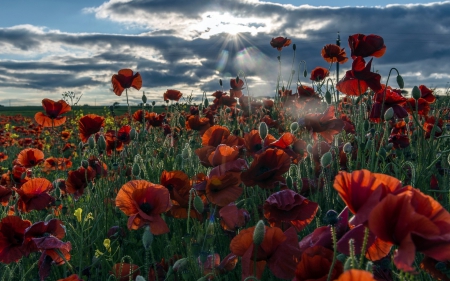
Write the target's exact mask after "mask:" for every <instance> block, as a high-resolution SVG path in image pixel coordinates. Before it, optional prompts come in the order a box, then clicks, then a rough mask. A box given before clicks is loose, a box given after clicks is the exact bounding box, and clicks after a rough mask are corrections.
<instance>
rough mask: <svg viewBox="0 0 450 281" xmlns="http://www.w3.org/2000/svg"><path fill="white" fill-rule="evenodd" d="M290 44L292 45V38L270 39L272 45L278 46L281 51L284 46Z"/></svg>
mask: <svg viewBox="0 0 450 281" xmlns="http://www.w3.org/2000/svg"><path fill="white" fill-rule="evenodd" d="M289 45H291V39H288V38H287V37H277V38H272V40H271V41H270V46H272V47H274V48H277V50H278V51H281V49H283V47H287V46H289Z"/></svg>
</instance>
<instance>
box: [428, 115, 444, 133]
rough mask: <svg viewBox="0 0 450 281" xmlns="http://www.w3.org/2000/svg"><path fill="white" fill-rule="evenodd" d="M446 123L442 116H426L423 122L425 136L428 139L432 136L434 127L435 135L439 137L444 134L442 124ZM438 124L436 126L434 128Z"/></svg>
mask: <svg viewBox="0 0 450 281" xmlns="http://www.w3.org/2000/svg"><path fill="white" fill-rule="evenodd" d="M443 125H444V121H443V120H442V118H439V119H437V118H436V117H434V116H429V117H425V122H424V123H423V129H424V130H425V132H426V133H425V138H426V139H428V138H430V137H431V131H433V129H434V136H435V137H439V136H440V135H442V133H443V130H442V126H443ZM435 126H436V128H434V127H435Z"/></svg>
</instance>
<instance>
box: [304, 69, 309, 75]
mask: <svg viewBox="0 0 450 281" xmlns="http://www.w3.org/2000/svg"><path fill="white" fill-rule="evenodd" d="M306 76H308V71H306V69H305V70H304V71H303V77H306Z"/></svg>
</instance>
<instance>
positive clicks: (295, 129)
mask: <svg viewBox="0 0 450 281" xmlns="http://www.w3.org/2000/svg"><path fill="white" fill-rule="evenodd" d="M290 127H291V134H293V133H295V132H297V131H298V127H299V126H298V123H297V122H292V123H291V126H290Z"/></svg>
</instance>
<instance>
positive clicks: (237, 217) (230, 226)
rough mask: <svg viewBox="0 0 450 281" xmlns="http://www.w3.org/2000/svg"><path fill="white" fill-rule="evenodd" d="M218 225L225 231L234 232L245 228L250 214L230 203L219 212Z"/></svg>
mask: <svg viewBox="0 0 450 281" xmlns="http://www.w3.org/2000/svg"><path fill="white" fill-rule="evenodd" d="M219 217H220V225H221V226H222V228H223V229H224V230H226V231H232V232H234V231H236V230H237V229H238V228H240V227H243V226H245V224H246V223H247V222H248V221H249V220H250V214H249V212H248V211H247V210H245V209H238V207H237V206H236V204H234V203H230V204H228V205H227V206H225V207H223V208H220V210H219Z"/></svg>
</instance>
